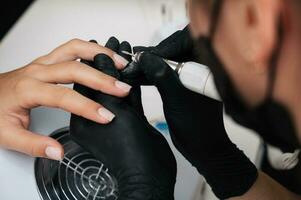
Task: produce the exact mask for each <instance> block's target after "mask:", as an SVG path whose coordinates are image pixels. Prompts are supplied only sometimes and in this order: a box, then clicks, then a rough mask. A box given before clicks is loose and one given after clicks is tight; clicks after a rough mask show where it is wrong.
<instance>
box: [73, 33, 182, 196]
mask: <svg viewBox="0 0 301 200" xmlns="http://www.w3.org/2000/svg"><path fill="white" fill-rule="evenodd" d="M106 47H108V48H110V49H112V50H113V51H115V52H119V53H120V52H121V51H122V50H125V51H130V50H131V47H130V45H129V44H128V43H127V42H123V43H121V44H119V42H118V40H117V39H115V38H111V39H110V40H109V41H108V43H107V45H106ZM123 56H124V55H123ZM124 57H125V58H127V59H129V58H128V57H126V56H124ZM89 64H90V66H93V67H94V68H96V69H98V70H101V71H102V72H104V73H107V74H109V75H111V76H113V77H115V78H116V79H120V75H119V72H118V71H117V70H116V68H115V67H114V63H113V61H112V60H111V59H110V58H109V57H108V56H106V55H104V54H99V55H97V56H96V57H95V59H94V63H89ZM75 90H76V91H78V92H80V93H81V94H83V95H85V96H87V97H89V98H91V99H93V100H95V101H96V102H102V104H103V105H105V106H106V107H107V108H109V109H110V110H111V111H112V112H113V113H114V114H115V115H116V118H115V119H114V120H113V121H112V122H111V123H110V124H108V125H101V124H98V123H95V122H92V121H90V120H87V119H84V118H82V117H80V116H76V115H72V117H71V122H70V132H71V136H72V138H73V139H74V140H75V141H76V142H77V143H78V144H80V145H81V146H82V147H84V148H85V149H87V150H88V151H90V152H91V153H92V154H93V155H94V156H95V157H96V158H98V159H99V160H101V161H102V162H103V163H104V164H105V165H106V166H107V167H108V168H109V169H110V171H111V173H112V174H113V175H114V176H115V178H116V179H117V182H118V188H119V195H118V196H119V198H118V199H120V200H129V199H130V200H172V199H174V185H175V178H176V161H175V158H174V156H173V154H172V152H171V149H170V148H169V146H168V143H167V141H166V140H165V138H164V137H163V136H162V135H161V134H160V133H158V132H157V131H156V130H155V129H154V128H153V127H152V126H151V125H150V124H149V123H148V122H147V120H146V118H145V117H144V114H143V108H142V104H141V95H140V87H137V88H132V91H131V92H130V94H129V96H128V97H127V98H118V97H114V96H110V95H106V94H104V93H102V92H99V91H93V90H90V89H88V88H86V87H84V86H82V85H78V84H76V85H75Z"/></svg>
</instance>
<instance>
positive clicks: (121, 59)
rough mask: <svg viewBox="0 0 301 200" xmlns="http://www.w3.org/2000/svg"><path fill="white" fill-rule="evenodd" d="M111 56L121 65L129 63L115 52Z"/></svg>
mask: <svg viewBox="0 0 301 200" xmlns="http://www.w3.org/2000/svg"><path fill="white" fill-rule="evenodd" d="M113 58H114V59H115V61H116V62H117V63H118V64H120V65H122V66H123V67H125V66H127V65H128V64H129V61H127V60H126V59H125V58H124V57H122V56H120V55H118V54H116V53H115V54H114V55H113Z"/></svg>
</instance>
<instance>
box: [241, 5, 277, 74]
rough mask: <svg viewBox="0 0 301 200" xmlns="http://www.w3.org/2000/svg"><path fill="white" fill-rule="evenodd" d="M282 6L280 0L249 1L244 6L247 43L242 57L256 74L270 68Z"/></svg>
mask: <svg viewBox="0 0 301 200" xmlns="http://www.w3.org/2000/svg"><path fill="white" fill-rule="evenodd" d="M280 5H281V3H280V1H279V0H261V1H258V0H248V1H245V5H244V6H243V9H244V20H243V22H244V25H243V26H244V27H245V30H246V31H245V34H246V36H245V38H246V39H247V41H246V43H245V45H243V46H244V50H243V51H242V56H243V57H244V59H245V60H246V61H247V62H248V63H252V65H251V66H252V67H253V68H254V71H256V72H264V71H266V70H267V68H268V61H269V60H270V57H271V56H272V54H273V51H274V48H275V45H276V39H277V33H278V28H277V27H278V23H279V13H280Z"/></svg>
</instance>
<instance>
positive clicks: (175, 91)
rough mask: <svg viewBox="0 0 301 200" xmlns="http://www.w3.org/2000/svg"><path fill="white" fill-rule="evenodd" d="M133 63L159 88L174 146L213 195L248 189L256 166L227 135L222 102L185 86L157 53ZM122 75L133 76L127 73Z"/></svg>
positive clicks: (227, 194) (223, 194)
mask: <svg viewBox="0 0 301 200" xmlns="http://www.w3.org/2000/svg"><path fill="white" fill-rule="evenodd" d="M135 65H136V66H135V67H136V69H137V70H139V72H140V74H142V75H144V76H145V77H146V79H147V80H148V83H150V84H153V85H155V86H156V87H157V88H158V90H159V93H160V95H161V98H162V101H163V106H164V114H165V117H166V120H167V123H168V126H169V129H170V133H171V137H172V140H173V143H174V144H175V146H176V148H177V149H178V150H179V151H180V152H181V153H182V154H183V155H184V156H185V157H186V159H187V160H188V161H190V162H191V164H192V165H193V166H194V167H196V168H197V170H198V171H199V173H200V174H202V175H203V176H204V177H205V178H206V180H207V182H208V183H209V184H210V186H211V187H212V190H213V191H214V193H215V194H216V196H217V197H219V198H221V199H226V198H229V197H234V196H240V195H242V194H244V193H245V192H247V191H248V190H249V188H250V187H251V186H252V185H253V183H254V182H255V180H256V178H257V169H256V167H255V166H254V165H253V164H252V163H251V162H250V161H249V159H248V158H247V157H246V156H245V155H244V153H243V152H242V151H240V150H239V149H238V148H237V147H236V146H235V145H234V144H233V143H232V142H231V141H230V139H229V138H228V136H227V133H226V132H225V128H224V124H223V106H222V103H220V102H217V101H215V100H212V99H209V98H207V97H205V96H202V95H200V94H197V93H194V92H192V91H190V90H188V89H186V88H185V87H184V86H183V85H182V83H181V82H180V80H179V78H178V76H177V74H176V73H175V72H174V71H173V70H172V69H171V68H170V67H169V66H168V65H167V64H166V63H165V62H164V61H163V60H162V59H161V58H160V57H158V56H156V55H153V54H151V53H149V52H145V53H144V54H142V56H141V57H140V60H139V62H138V63H137V64H135ZM123 75H124V77H125V78H128V77H130V78H133V77H132V76H131V74H130V73H128V72H124V73H123Z"/></svg>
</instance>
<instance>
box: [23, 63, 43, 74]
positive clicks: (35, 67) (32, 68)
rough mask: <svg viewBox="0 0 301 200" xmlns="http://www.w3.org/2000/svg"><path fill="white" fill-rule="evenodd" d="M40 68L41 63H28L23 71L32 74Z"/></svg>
mask: <svg viewBox="0 0 301 200" xmlns="http://www.w3.org/2000/svg"><path fill="white" fill-rule="evenodd" d="M41 68H42V65H40V64H37V63H32V64H30V65H28V66H27V67H25V68H24V70H25V73H26V74H28V75H32V74H34V73H36V72H38V71H40V70H41Z"/></svg>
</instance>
